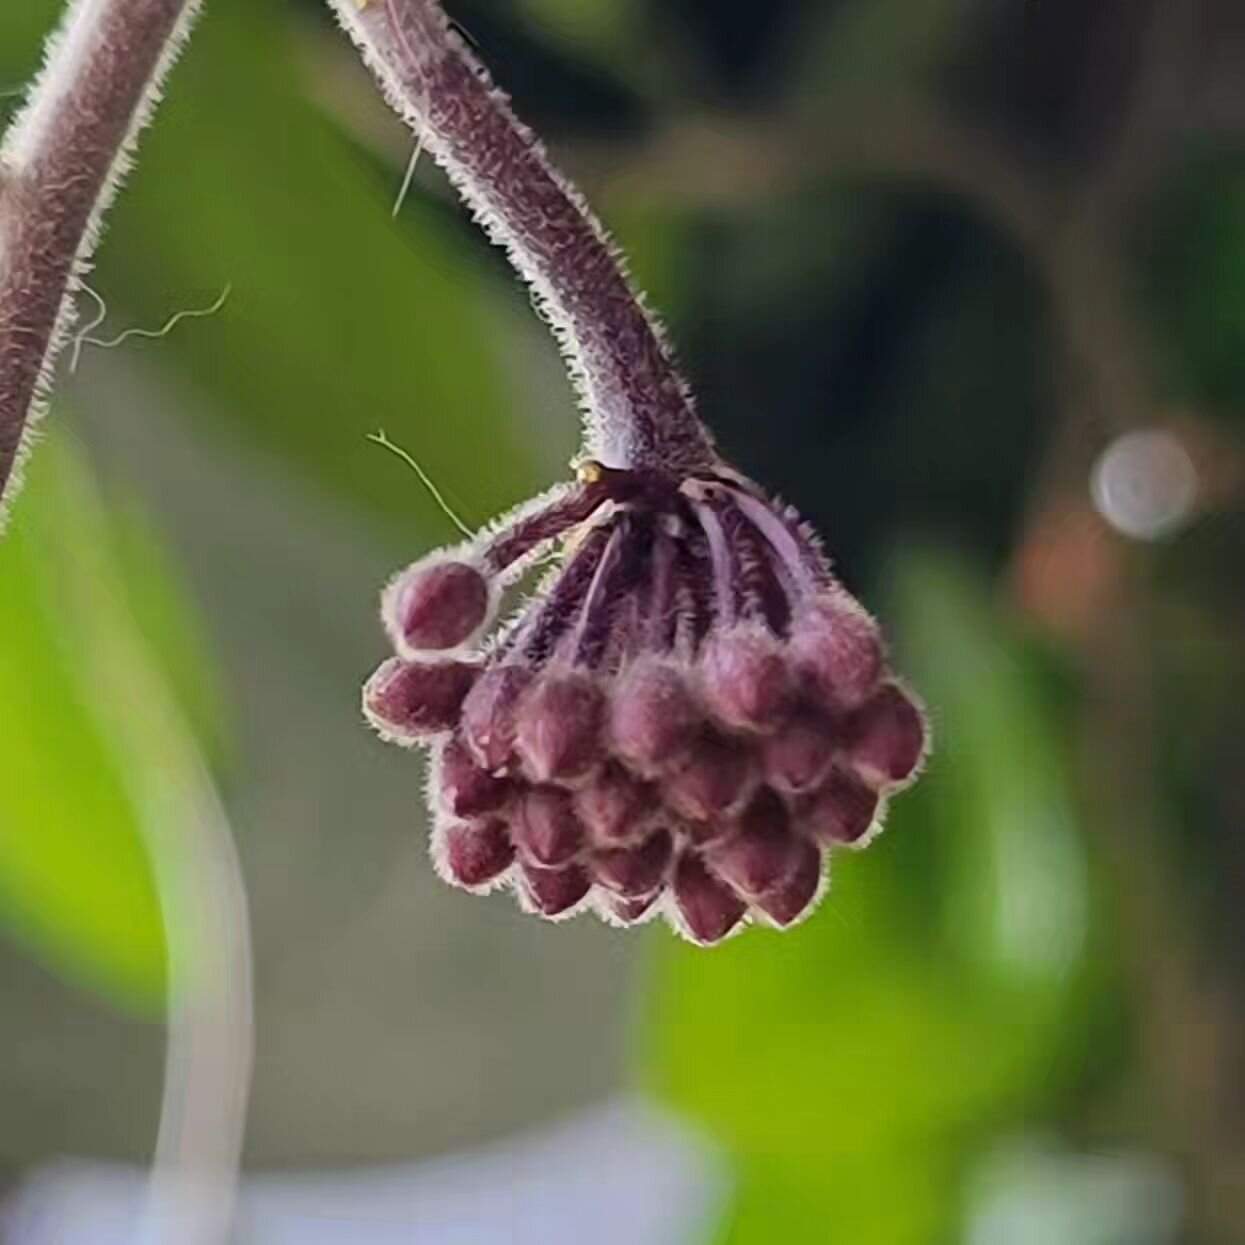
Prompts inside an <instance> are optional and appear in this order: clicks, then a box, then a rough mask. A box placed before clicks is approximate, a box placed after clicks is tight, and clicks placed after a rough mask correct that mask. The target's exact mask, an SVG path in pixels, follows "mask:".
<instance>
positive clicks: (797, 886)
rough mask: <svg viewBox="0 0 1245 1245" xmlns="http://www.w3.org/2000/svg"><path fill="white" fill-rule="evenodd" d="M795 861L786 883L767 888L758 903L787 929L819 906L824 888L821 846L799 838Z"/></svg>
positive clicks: (779, 924) (774, 921) (758, 905)
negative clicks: (818, 896) (820, 892)
mask: <svg viewBox="0 0 1245 1245" xmlns="http://www.w3.org/2000/svg"><path fill="white" fill-rule="evenodd" d="M796 854H797V859H796V864H795V868H794V869H793V870H792V872H791V876H790V877H789V878H787V880H786V881H785V882H782V883H780V884H779V885H778V886H776V887H774V889H773V890H771V891H767V892H766V893H765V894H764V895H761V896H760V897H759V898H758V899H756V900H755V904H756V906H757V907H758V908H760V909H761V911H762V912H763V913H765V915H766V916H767V917H768V918H769V919H770V920H771V921H772V922H773V923H774V924H775V925H778V926H781V927H783V928H786V927H787V926H789V925H794V924H795V922H796V921H798V920H799V919H800V918H801V917H802V916H807V915H808V913H810V912H811V911H812V910H813V908H814V907H815V906H816V900H817V893H818V891H819V890H820V889H821V879H822V854H821V849H820V848H819V847H818V846H817V845H816V844H815V843H810V842H809V841H808V840H807V839H797V840H796Z"/></svg>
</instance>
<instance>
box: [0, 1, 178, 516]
mask: <svg viewBox="0 0 1245 1245" xmlns="http://www.w3.org/2000/svg"><path fill="white" fill-rule="evenodd" d="M199 3H200V0H74V2H73V3H72V4H71V5H70V7H69V9H68V10H67V12H66V14H65V17H64V19H63V21H62V23H61V26H60V28H59V30H58V31H57V32H56V34H55V35H53V36H52V38H51V39H50V41H49V43H48V52H47V60H46V63H45V65H44V68H43V72H42V73H41V74H40V75H39V78H38V79H37V81H36V82H35V85H34V86H33V88H32V89H31V92H30V95H29V97H28V99H27V102H26V106H25V107H24V108H23V109H22V111H21V112H20V113H19V114H18V116H17V118H16V120H15V121H14V122H13V124H12V126H11V127H10V129H9V131H8V133H7V134H6V135H5V137H4V142H3V145H2V146H0V521H2V520H3V517H4V511H5V507H6V504H7V502H8V501H9V500H10V498H11V495H12V494H13V492H14V491H15V486H16V475H17V468H18V467H19V466H20V462H21V457H22V454H23V452H24V450H25V448H26V446H27V445H28V442H29V431H30V427H31V425H32V424H33V422H34V419H35V417H36V416H37V415H38V414H39V410H40V405H41V403H42V401H43V399H44V397H45V396H46V393H47V389H48V384H49V381H50V379H51V370H52V365H53V363H54V361H55V356H56V352H57V349H58V347H59V345H60V343H61V342H62V340H63V339H64V336H65V330H66V328H67V326H68V324H69V323H70V321H71V319H72V315H73V311H72V295H73V293H74V290H75V288H76V286H77V282H78V278H79V276H80V275H81V273H82V271H83V269H84V267H85V265H86V263H87V261H88V259H89V258H90V253H91V250H92V249H93V247H94V244H95V241H96V238H97V237H98V235H99V229H100V223H101V220H102V218H103V215H104V212H105V211H106V210H107V208H108V205H109V203H110V202H111V201H112V198H113V194H114V193H115V190H116V187H117V185H118V182H119V181H120V178H121V176H122V174H123V173H124V172H125V170H126V168H127V167H128V153H129V151H130V149H131V148H132V146H133V144H134V140H135V138H136V137H137V135H138V132H139V130H140V129H141V128H142V126H143V124H144V122H145V121H146V119H147V117H148V115H149V113H150V111H151V107H152V104H153V103H154V101H155V99H156V97H157V95H158V89H159V84H160V81H161V79H162V78H163V76H164V73H165V71H166V70H167V68H168V67H169V65H170V64H171V63H172V61H173V59H174V56H175V54H176V51H177V49H178V47H179V46H180V44H181V42H182V40H183V39H184V37H185V35H186V33H187V32H188V30H189V27H190V23H191V21H192V19H193V17H194V15H195V13H196V12H197V10H198V8H199Z"/></svg>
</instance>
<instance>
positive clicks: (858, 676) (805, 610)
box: [790, 590, 882, 709]
mask: <svg viewBox="0 0 1245 1245" xmlns="http://www.w3.org/2000/svg"><path fill="white" fill-rule="evenodd" d="M790 650H791V653H792V656H793V659H794V661H795V664H796V667H797V669H798V670H799V672H800V673H802V674H804V675H806V676H807V677H808V678H809V679H811V680H812V682H813V685H814V687H815V689H816V691H817V693H818V695H819V696H820V697H821V698H822V700H824V701H825V703H826V704H827V705H828V706H830V707H831V708H835V709H851V708H854V707H855V706H856V705H859V704H861V703H862V702H863V701H864V700H865V699H867V698H868V696H869V694H870V693H871V692H872V691H873V689H874V688H875V687H876V686H877V682H878V679H879V677H880V676H881V673H882V638H881V635H880V634H879V632H878V628H877V624H876V623H875V622H874V621H873V619H872V618H870V617H869V615H868V614H866V613H865V611H864V610H863V609H862V608H861V607H860V605H859V604H858V603H857V602H856V600H855V598H853V597H851V596H849V595H848V594H847V593H846V592H844V591H842V590H837V591H834V592H826V593H822V594H821V595H820V596H817V597H815V598H814V599H813V600H811V601H809V602H808V603H806V604H805V605H804V606H803V607H802V608H801V609H800V611H799V612H798V613H797V614H796V616H795V618H794V620H793V622H792V627H791V639H790Z"/></svg>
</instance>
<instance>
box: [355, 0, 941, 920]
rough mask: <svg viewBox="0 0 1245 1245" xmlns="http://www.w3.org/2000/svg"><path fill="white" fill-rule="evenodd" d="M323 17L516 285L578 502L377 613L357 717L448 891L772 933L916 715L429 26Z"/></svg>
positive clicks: (410, 11)
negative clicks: (384, 656) (410, 801)
mask: <svg viewBox="0 0 1245 1245" xmlns="http://www.w3.org/2000/svg"><path fill="white" fill-rule="evenodd" d="M332 2H333V5H334V7H335V8H336V9H337V11H338V15H339V17H340V18H341V21H342V24H343V25H344V26H345V28H346V29H347V30H348V31H349V32H350V34H351V36H352V37H353V38H354V39H355V40H356V42H357V43H358V44H359V46H360V47H361V48H362V50H363V53H364V56H365V58H366V60H367V61H368V63H369V64H370V65H371V67H372V69H373V71H374V72H375V73H376V75H377V77H378V78H379V80H380V82H381V84H382V86H383V87H384V90H385V92H386V94H387V96H388V97H389V99H390V100H391V102H393V103H394V104H395V106H396V107H397V108H398V109H399V111H400V112H402V114H403V115H404V116H405V117H406V119H407V120H408V121H409V122H410V123H411V125H412V127H413V128H414V129H415V130H416V131H417V133H418V135H419V144H420V148H421V149H422V150H427V151H429V152H430V153H431V154H432V156H433V157H434V158H435V159H436V160H437V161H438V163H440V164H441V165H442V167H443V168H445V170H446V171H447V173H448V174H449V176H450V179H451V180H452V181H453V183H454V185H455V186H456V187H457V188H458V190H459V191H460V193H461V194H462V196H463V197H464V199H465V200H466V201H467V203H468V204H469V205H470V206H471V208H472V210H473V212H474V214H475V216H476V218H477V220H478V221H479V222H480V223H481V225H482V226H483V227H484V228H485V230H486V231H487V233H488V234H489V236H490V237H491V238H492V239H493V240H494V241H495V242H497V243H499V244H500V245H502V246H503V247H505V249H506V251H507V254H508V255H509V257H510V259H511V261H512V262H513V264H514V266H515V267H516V269H517V270H518V271H519V273H520V274H521V275H522V276H523V278H524V279H525V280H526V281H527V282H528V284H529V286H530V287H531V290H532V293H533V296H534V298H535V300H536V302H537V304H538V306H539V308H540V310H541V312H542V313H543V315H544V317H545V318H546V319H547V320H548V322H549V323H550V325H551V327H552V328H553V330H554V333H555V336H556V337H557V340H558V342H559V344H560V345H561V347H562V350H563V353H564V355H565V357H566V361H567V364H568V368H569V371H570V375H571V379H572V381H573V382H574V384H575V387H576V389H577V391H578V393H579V396H580V399H581V404H582V408H583V413H584V417H585V450H586V454H587V455H588V457H589V459H590V461H587V462H585V463H584V465H583V466H582V467H581V468H580V470H579V474H578V479H577V480H575V481H574V482H573V483H570V484H568V485H566V486H564V487H562V488H559V489H555V490H554V491H553V492H551V493H549V494H547V495H546V496H544V497H542V498H540V499H538V500H536V501H534V502H532V503H531V504H529V505H527V506H524V507H522V508H520V509H519V510H518V511H516V512H515V513H514V514H513V515H511V516H509V517H508V518H507V519H505V520H503V521H501V522H500V523H498V524H495V525H493V526H492V527H490V528H489V529H488V530H486V531H484V532H482V533H481V534H480V535H479V536H478V537H477V538H476V539H474V540H471V541H469V542H468V543H467V544H465V545H462V546H460V547H458V548H454V549H446V550H442V551H440V552H437V553H435V554H432V555H430V556H428V557H425V558H423V559H421V560H420V561H418V562H416V563H415V564H414V565H412V566H410V567H408V568H407V569H406V570H405V571H403V572H402V573H401V574H400V575H399V576H398V577H397V578H396V579H395V580H394V581H393V582H392V583H391V584H390V585H389V587H388V588H387V589H386V590H385V593H384V599H383V609H382V612H383V617H384V623H385V628H386V630H387V632H388V634H389V638H390V640H391V641H392V643H393V648H394V651H395V654H396V655H395V656H394V657H393V658H391V659H390V660H389V661H387V662H385V663H384V665H382V666H381V667H380V669H379V670H378V671H377V672H376V673H375V675H373V677H372V678H371V680H370V681H369V682H368V684H367V687H366V688H365V691H364V709H365V712H366V714H367V716H368V717H369V719H370V720H371V721H372V722H373V724H374V725H375V726H376V727H377V728H378V729H379V730H380V731H381V732H382V733H383V734H384V735H385V736H387V737H388V738H391V739H394V740H397V741H398V742H401V743H419V744H427V745H428V746H429V747H430V749H431V751H432V754H433V766H432V774H431V779H430V783H429V802H430V805H431V809H432V814H433V858H434V860H435V861H436V864H437V868H438V870H439V871H440V873H441V875H442V876H443V877H444V878H445V879H446V880H447V881H449V882H452V883H453V884H455V885H458V886H463V887H466V888H467V889H469V890H476V891H488V890H491V889H494V888H498V887H502V886H508V887H511V888H513V889H514V891H515V892H516V893H517V895H518V897H519V900H520V902H521V903H522V904H523V905H524V906H525V907H526V908H528V909H529V910H530V911H532V912H536V913H539V914H541V915H543V916H546V917H551V918H557V917H564V916H567V915H569V914H571V913H574V912H578V911H580V910H582V909H584V908H588V907H591V908H593V909H595V910H596V911H597V912H598V913H600V914H601V915H602V916H603V917H605V918H606V919H608V920H610V921H614V922H617V923H619V924H622V925H632V924H636V923H637V922H640V921H644V920H647V919H649V918H651V917H654V916H657V915H662V916H664V917H666V918H667V919H668V920H669V921H670V922H671V924H673V925H674V926H675V928H677V929H678V930H679V931H680V932H682V933H684V934H685V935H687V936H688V937H689V938H691V939H692V940H694V941H695V942H698V943H714V942H717V941H719V940H720V939H722V938H724V937H726V935H727V934H729V933H730V932H731V931H732V930H735V929H738V928H739V927H740V926H741V925H742V924H743V923H744V922H745V921H746V920H747V919H748V918H749V917H750V916H751V917H756V918H758V919H760V920H763V921H767V922H769V923H771V924H773V925H777V926H787V925H790V924H792V923H793V922H795V921H797V920H798V919H799V918H800V917H801V916H803V915H804V914H805V913H807V912H808V911H809V910H810V909H811V908H812V906H813V905H814V904H815V902H816V900H817V897H818V895H819V894H820V893H821V891H822V889H823V887H824V885H825V878H826V854H827V852H828V850H829V849H831V848H833V847H836V846H858V845H860V844H862V843H864V842H866V841H867V839H868V838H869V837H870V835H871V833H872V832H873V831H874V830H875V829H876V828H877V827H879V826H880V825H881V820H882V816H883V811H884V807H885V801H886V799H887V797H888V796H889V795H890V794H892V793H893V792H894V791H895V790H896V789H897V788H898V787H900V786H901V785H903V784H904V783H905V782H907V781H909V780H910V779H911V777H912V775H913V774H914V773H915V772H916V770H917V767H918V766H919V764H920V761H921V757H922V754H923V751H924V748H925V727H924V722H923V719H922V715H921V712H920V710H919V709H918V707H917V705H916V703H915V701H914V700H913V698H912V697H911V696H910V695H909V693H908V692H907V691H905V689H904V688H903V687H902V685H901V684H900V683H898V682H897V681H896V680H895V678H894V677H893V676H892V674H891V672H890V670H889V668H888V666H887V663H886V657H885V652H884V650H883V646H882V641H881V637H880V636H879V634H878V629H877V626H876V625H875V623H874V622H873V620H872V619H871V618H870V617H869V615H868V614H866V613H865V611H864V610H863V609H861V607H860V606H859V605H858V604H857V603H856V601H855V600H854V599H853V598H852V597H851V596H850V595H849V594H848V593H847V592H846V591H845V590H844V589H843V587H842V586H841V585H840V584H839V583H838V582H837V581H836V580H835V578H834V577H833V575H832V574H831V571H830V566H829V563H828V561H827V559H826V557H825V555H824V554H823V552H822V549H821V547H820V545H819V543H818V541H817V540H816V539H815V537H814V536H813V535H812V533H811V532H810V531H809V530H808V528H807V527H806V526H805V525H804V524H803V523H802V522H801V521H800V519H799V518H798V516H797V515H796V514H795V513H794V512H793V511H791V510H789V509H787V508H786V507H784V506H781V505H778V504H776V503H775V502H773V501H772V500H771V499H770V498H769V497H767V496H766V494H765V493H764V492H763V491H762V490H760V489H759V488H758V487H757V486H756V485H754V484H753V483H752V482H750V481H749V480H747V479H745V478H744V477H743V476H741V475H739V474H738V473H737V472H735V471H733V470H732V469H731V468H730V467H728V466H727V465H726V464H725V463H724V462H723V461H722V459H721V458H720V457H719V455H718V453H717V451H716V450H715V448H714V446H713V439H712V437H711V436H710V434H709V432H708V430H707V429H706V427H705V425H704V424H703V423H702V422H701V420H700V419H699V418H698V417H697V415H696V411H695V408H694V403H693V401H692V397H691V393H690V391H689V389H688V386H687V384H686V383H685V382H684V380H683V378H682V377H681V376H680V375H679V373H678V371H677V369H676V368H675V366H674V363H673V360H672V357H671V353H670V351H669V349H668V347H667V344H666V341H665V338H664V337H663V335H662V333H661V331H660V329H659V327H658V325H657V323H656V322H655V320H654V319H653V317H652V316H651V315H650V313H649V312H648V310H647V308H646V307H645V305H644V302H643V300H642V299H641V298H640V297H639V295H638V294H637V293H636V291H635V289H634V287H633V286H632V285H631V283H630V282H629V280H628V278H627V275H626V272H625V269H624V267H623V265H622V262H621V260H620V257H619V255H618V252H617V250H616V249H615V248H614V247H612V246H611V244H610V243H609V241H608V239H607V237H606V235H605V233H604V231H603V230H602V229H601V227H600V225H599V224H598V223H597V221H596V220H595V219H594V218H593V216H592V214H591V212H590V211H589V210H588V208H587V205H586V204H585V202H584V200H583V198H582V196H580V195H579V194H578V192H576V191H575V190H574V188H573V187H571V186H570V185H569V183H568V182H567V181H566V180H565V179H564V178H563V177H562V176H561V175H560V174H559V173H558V172H557V170H556V169H554V168H553V166H552V165H551V164H550V163H549V160H548V157H547V156H546V154H545V152H544V149H543V148H542V147H541V145H540V143H539V142H538V141H537V139H536V138H535V136H534V135H533V134H532V132H531V131H530V130H529V129H527V127H526V126H524V125H523V124H522V123H521V122H520V121H519V120H518V119H517V118H516V117H515V115H514V113H513V112H512V111H511V110H510V107H509V104H508V101H507V100H506V98H505V96H504V95H503V94H502V93H501V92H500V91H499V90H498V89H497V88H496V87H494V86H493V84H492V83H491V82H490V80H489V77H488V75H487V73H486V72H485V70H484V69H483V67H482V66H481V65H480V64H479V62H478V61H477V60H476V59H475V57H474V55H473V53H472V52H471V50H470V49H469V48H467V47H466V45H465V44H464V43H463V41H462V40H461V39H460V38H459V37H458V34H457V33H456V31H455V30H454V29H453V27H452V25H451V24H450V22H449V20H448V19H447V17H446V14H445V13H444V11H443V10H442V9H441V6H440V3H439V0H365V2H360V0H332ZM545 555H551V556H552V557H553V559H554V563H555V564H554V568H553V570H552V571H551V572H550V573H549V574H548V575H547V576H546V577H545V579H544V580H543V582H542V583H541V584H540V586H539V587H538V588H537V589H536V591H535V593H534V595H533V596H532V597H531V599H530V600H529V602H528V603H527V605H526V606H525V608H524V609H523V610H522V611H521V612H520V613H519V614H518V616H517V617H514V618H513V619H511V620H510V621H508V622H506V623H504V624H502V625H498V624H497V623H496V622H495V618H496V614H497V609H498V602H499V598H500V597H501V594H502V590H503V589H504V588H505V587H506V586H507V585H509V584H511V583H512V582H513V581H515V580H516V579H518V578H519V577H520V576H521V575H522V574H523V573H524V571H525V570H527V569H529V568H530V567H531V566H532V565H533V564H534V563H535V562H536V561H537V560H539V559H540V558H542V557H543V556H545Z"/></svg>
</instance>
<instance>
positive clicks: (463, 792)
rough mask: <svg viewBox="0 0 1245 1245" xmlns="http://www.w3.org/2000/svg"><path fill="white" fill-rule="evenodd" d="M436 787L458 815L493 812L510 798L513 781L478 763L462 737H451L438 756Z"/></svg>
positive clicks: (452, 811)
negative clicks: (500, 776)
mask: <svg viewBox="0 0 1245 1245" xmlns="http://www.w3.org/2000/svg"><path fill="white" fill-rule="evenodd" d="M433 783H434V786H435V790H436V791H437V793H438V795H439V796H440V798H441V802H442V803H443V804H444V805H445V807H446V808H447V809H448V810H449V811H450V812H451V813H453V814H454V816H455V817H478V816H480V814H482V813H492V812H495V811H496V810H497V809H499V808H500V807H501V806H502V805H503V804H504V803H505V802H506V800H507V799H508V798H509V796H510V793H511V791H512V790H513V786H514V784H513V783H511V782H510V781H509V780H508V779H506V778H498V777H496V776H495V775H493V774H490V773H489V772H488V770H486V769H483V768H482V767H481V766H480V765H478V764H477V763H476V760H475V758H474V757H473V756H472V755H471V751H470V749H469V748H468V747H467V745H466V744H465V743H464V742H463V741H462V739H457V738H456V739H451V740H450V741H449V742H448V743H447V744H446V745H445V747H444V748H442V749H441V753H440V755H439V756H438V757H437V764H436V773H435V776H434V778H433Z"/></svg>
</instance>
